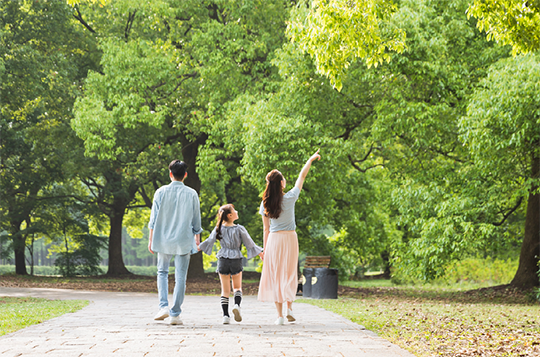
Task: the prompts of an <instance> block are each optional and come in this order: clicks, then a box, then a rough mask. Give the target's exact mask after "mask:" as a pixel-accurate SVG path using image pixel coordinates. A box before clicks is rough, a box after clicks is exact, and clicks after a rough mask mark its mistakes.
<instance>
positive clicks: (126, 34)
mask: <svg viewBox="0 0 540 357" xmlns="http://www.w3.org/2000/svg"><path fill="white" fill-rule="evenodd" d="M136 13H137V10H135V11H133V13H131V12H130V13H129V15H128V20H127V23H126V28H125V29H124V37H125V38H126V42H127V40H128V39H129V32H130V31H131V27H132V26H133V22H134V21H135V14H136Z"/></svg>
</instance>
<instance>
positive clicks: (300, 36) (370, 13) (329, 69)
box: [287, 0, 405, 90]
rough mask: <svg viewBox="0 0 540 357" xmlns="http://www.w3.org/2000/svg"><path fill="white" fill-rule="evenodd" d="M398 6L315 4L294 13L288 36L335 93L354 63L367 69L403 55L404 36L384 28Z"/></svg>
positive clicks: (340, 1) (376, 0) (374, 1)
mask: <svg viewBox="0 0 540 357" xmlns="http://www.w3.org/2000/svg"><path fill="white" fill-rule="evenodd" d="M396 9H397V6H396V5H395V4H394V3H393V2H392V1H389V0H363V1H346V0H315V1H313V2H312V3H311V6H309V5H307V4H305V3H304V4H302V3H301V6H298V7H297V10H296V11H295V12H293V16H292V21H290V23H289V26H288V28H287V32H288V34H289V36H290V38H291V40H292V41H293V42H298V44H299V45H300V48H301V49H302V50H303V51H304V52H307V53H309V54H310V55H311V56H312V57H313V60H314V62H315V66H316V67H317V71H318V72H319V73H320V74H322V75H325V76H327V77H328V78H330V80H331V82H332V84H333V85H334V86H335V87H336V88H337V89H338V90H341V88H342V79H343V77H344V75H345V73H346V71H347V68H348V67H349V65H350V64H351V63H352V62H353V61H355V60H356V59H361V60H363V61H364V62H365V63H366V64H367V65H368V67H370V66H372V65H373V66H375V67H376V66H377V65H378V64H380V63H382V62H383V61H389V60H390V56H391V55H390V53H389V52H393V51H395V52H398V53H399V52H402V51H403V50H404V48H405V42H404V41H405V33H404V31H403V30H402V29H400V28H393V29H390V28H388V27H385V26H384V22H383V21H384V20H386V19H389V18H391V17H392V15H393V13H395V11H396Z"/></svg>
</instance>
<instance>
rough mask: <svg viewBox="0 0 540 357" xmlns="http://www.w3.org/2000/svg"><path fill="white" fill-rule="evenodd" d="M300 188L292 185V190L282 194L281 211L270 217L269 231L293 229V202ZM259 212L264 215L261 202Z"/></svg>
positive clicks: (294, 223)
mask: <svg viewBox="0 0 540 357" xmlns="http://www.w3.org/2000/svg"><path fill="white" fill-rule="evenodd" d="M299 195H300V190H299V189H298V187H296V186H294V187H293V189H292V190H290V191H289V192H287V193H286V194H284V195H283V201H281V213H280V214H279V217H278V218H270V232H279V231H294V230H295V229H296V222H295V220H294V204H295V203H296V200H298V196H299ZM259 213H260V214H261V216H264V204H263V202H261V207H260V208H259Z"/></svg>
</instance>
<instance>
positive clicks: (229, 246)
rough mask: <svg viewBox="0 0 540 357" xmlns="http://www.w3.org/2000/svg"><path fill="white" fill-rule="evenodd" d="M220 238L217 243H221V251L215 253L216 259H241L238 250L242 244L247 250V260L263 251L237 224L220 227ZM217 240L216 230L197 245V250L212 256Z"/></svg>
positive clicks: (242, 227)
mask: <svg viewBox="0 0 540 357" xmlns="http://www.w3.org/2000/svg"><path fill="white" fill-rule="evenodd" d="M221 236H222V237H223V238H222V239H221V240H220V241H219V242H220V243H221V249H220V250H219V252H218V253H217V257H218V258H227V259H241V258H243V257H244V256H243V255H242V251H241V250H240V248H241V247H242V243H244V245H245V246H246V248H247V258H248V259H251V258H253V257H254V256H256V255H259V254H260V253H261V252H262V251H263V249H262V248H261V247H259V246H258V245H257V244H255V242H254V241H253V239H251V237H250V236H249V233H248V232H247V230H246V229H245V228H244V226H241V225H239V224H237V225H235V226H230V227H227V226H223V225H222V226H221ZM216 240H217V234H216V228H214V230H213V231H212V233H210V237H208V238H207V239H206V240H205V241H204V242H202V243H201V244H200V245H199V248H200V249H201V250H202V251H203V252H205V253H206V254H208V255H210V254H212V248H213V247H214V243H215V242H216Z"/></svg>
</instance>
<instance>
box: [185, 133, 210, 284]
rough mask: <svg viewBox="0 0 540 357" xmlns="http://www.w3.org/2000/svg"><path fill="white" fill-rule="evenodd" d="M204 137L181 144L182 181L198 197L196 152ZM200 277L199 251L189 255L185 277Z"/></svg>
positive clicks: (199, 188) (200, 257)
mask: <svg viewBox="0 0 540 357" xmlns="http://www.w3.org/2000/svg"><path fill="white" fill-rule="evenodd" d="M206 139H207V136H206V135H202V136H199V137H198V138H197V139H196V140H195V141H194V142H191V143H189V144H187V145H186V144H184V145H182V146H183V148H182V160H183V161H184V162H185V163H186V164H187V165H188V171H187V172H188V175H187V177H186V179H185V180H184V183H185V184H186V186H189V187H191V188H192V189H194V190H195V191H197V194H199V197H200V192H201V179H200V178H199V175H198V174H197V170H196V163H197V154H198V153H199V146H200V145H204V143H205V142H206ZM202 277H204V266H203V257H202V252H199V253H197V254H194V255H192V256H191V260H190V261H189V268H188V275H187V278H188V279H189V280H191V279H197V278H202Z"/></svg>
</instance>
